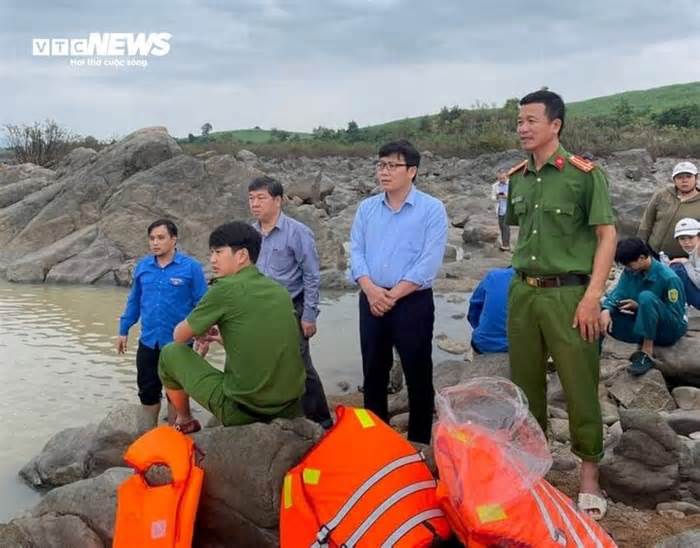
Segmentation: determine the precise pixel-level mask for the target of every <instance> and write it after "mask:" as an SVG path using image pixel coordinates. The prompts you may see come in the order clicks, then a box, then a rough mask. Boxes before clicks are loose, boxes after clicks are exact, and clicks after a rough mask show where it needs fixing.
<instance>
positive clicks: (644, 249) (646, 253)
mask: <svg viewBox="0 0 700 548" xmlns="http://www.w3.org/2000/svg"><path fill="white" fill-rule="evenodd" d="M653 256H654V255H653V253H652V251H651V249H649V246H648V245H647V243H646V242H645V241H644V240H642V239H640V238H627V239H625V240H620V241H619V242H617V249H616V250H615V262H616V263H620V264H621V265H624V266H627V265H628V264H630V263H631V262H634V261H636V260H637V259H639V257H653Z"/></svg>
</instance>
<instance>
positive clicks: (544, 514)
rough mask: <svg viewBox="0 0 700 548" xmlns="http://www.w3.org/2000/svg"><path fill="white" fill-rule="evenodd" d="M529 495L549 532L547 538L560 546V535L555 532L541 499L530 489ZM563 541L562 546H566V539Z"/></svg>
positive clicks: (550, 517)
mask: <svg viewBox="0 0 700 548" xmlns="http://www.w3.org/2000/svg"><path fill="white" fill-rule="evenodd" d="M530 494H532V498H533V499H535V502H536V503H537V508H539V510H540V514H541V515H542V519H543V520H544V524H545V526H546V527H547V531H549V536H550V537H551V538H552V540H553V541H554V542H556V543H557V544H561V540H562V539H561V537H562V533H561V532H560V531H559V530H557V528H556V527H554V522H553V521H552V516H550V515H549V511H548V510H547V507H546V506H545V505H544V502H542V499H541V498H540V496H539V495H538V494H537V492H536V491H535V490H534V489H530ZM563 540H564V545H566V539H563Z"/></svg>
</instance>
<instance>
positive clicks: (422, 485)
mask: <svg viewBox="0 0 700 548" xmlns="http://www.w3.org/2000/svg"><path fill="white" fill-rule="evenodd" d="M436 485H437V483H436V482H435V480H427V481H419V482H417V483H413V484H411V485H407V486H406V487H404V488H403V489H399V490H398V491H396V493H394V494H393V495H391V496H390V497H389V498H388V499H386V500H385V501H384V502H382V503H381V504H380V505H379V506H377V508H375V509H374V511H373V512H372V513H371V514H370V515H369V516H367V519H365V521H363V522H362V524H361V525H360V526H359V527H358V528H357V530H356V531H355V532H354V533H353V534H352V536H351V537H350V538H349V539H348V540H347V542H345V543H344V544H342V545H341V546H342V548H354V547H355V545H356V544H357V543H358V541H359V540H360V539H361V538H362V535H364V534H365V533H366V532H367V531H368V530H369V528H370V527H372V525H374V524H375V523H376V521H377V520H378V519H379V518H380V517H382V514H384V512H386V511H387V510H388V509H389V508H391V507H392V506H393V505H394V504H396V503H397V502H399V501H400V500H401V499H403V498H405V497H407V496H408V495H411V494H413V493H416V492H418V491H423V490H424V489H434V488H435V486H436Z"/></svg>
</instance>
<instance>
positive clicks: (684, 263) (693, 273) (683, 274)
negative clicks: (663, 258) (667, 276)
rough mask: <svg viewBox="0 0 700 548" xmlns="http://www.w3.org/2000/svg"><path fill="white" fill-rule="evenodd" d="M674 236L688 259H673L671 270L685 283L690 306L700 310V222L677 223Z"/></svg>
mask: <svg viewBox="0 0 700 548" xmlns="http://www.w3.org/2000/svg"><path fill="white" fill-rule="evenodd" d="M673 236H674V237H675V238H676V240H678V244H679V245H680V246H681V247H682V248H683V251H685V252H686V253H687V254H688V257H687V258H685V257H681V258H678V259H673V260H672V261H671V268H672V269H673V271H674V272H675V273H676V275H677V276H678V277H679V278H680V279H681V281H682V282H683V285H684V287H685V296H686V300H687V301H688V304H689V305H691V306H694V307H695V308H698V309H700V257H699V256H698V255H700V222H698V221H697V220H696V219H690V218H686V219H681V220H680V221H678V223H676V229H675V230H674V233H673Z"/></svg>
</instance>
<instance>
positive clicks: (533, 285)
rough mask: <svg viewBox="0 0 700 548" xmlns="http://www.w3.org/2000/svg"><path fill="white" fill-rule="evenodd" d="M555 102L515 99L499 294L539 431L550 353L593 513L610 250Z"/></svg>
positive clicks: (596, 511)
mask: <svg viewBox="0 0 700 548" xmlns="http://www.w3.org/2000/svg"><path fill="white" fill-rule="evenodd" d="M564 110H565V109H564V102H563V101H562V99H561V97H559V96H558V95H557V94H556V93H552V92H551V91H545V90H542V91H536V92H534V93H530V94H529V95H526V96H525V97H523V98H522V99H521V100H520V111H519V114H518V136H519V138H520V141H521V145H522V147H523V149H524V150H525V151H527V152H528V153H529V157H528V159H527V160H525V161H523V162H522V163H521V164H519V165H517V166H515V167H514V168H513V169H511V170H510V173H509V176H510V192H509V194H508V209H507V216H508V222H509V224H512V225H518V226H519V227H520V233H519V236H518V244H517V247H516V249H515V251H514V253H513V266H514V267H515V269H516V275H515V276H514V278H513V282H512V284H511V287H510V294H509V302H508V306H509V314H508V339H509V354H510V367H511V375H512V378H513V381H514V382H515V383H516V384H517V385H518V386H520V387H521V388H522V389H523V391H524V392H525V394H526V396H527V398H528V401H529V403H530V410H531V411H532V413H533V415H534V416H535V417H536V418H537V420H538V422H539V423H540V425H541V426H542V428H543V429H544V430H545V431H546V428H547V382H546V379H547V377H546V372H547V359H548V358H549V357H550V356H551V357H552V358H553V359H554V363H555V365H556V368H557V373H558V374H559V378H560V379H561V383H562V386H563V388H564V392H565V394H566V398H567V405H568V413H569V429H570V432H571V439H572V451H573V452H574V453H575V454H576V455H578V456H579V457H581V459H582V460H583V462H582V465H581V485H580V493H579V498H578V504H579V508H581V509H582V510H583V511H586V512H588V513H589V515H590V516H591V517H593V518H595V519H599V518H601V517H602V516H603V515H604V514H605V512H606V509H607V505H606V501H605V499H604V498H603V496H602V493H601V491H600V487H599V483H598V461H599V460H600V459H601V458H602V456H603V427H602V420H601V412H600V404H599V402H598V378H599V369H600V361H599V353H598V338H599V336H600V327H599V322H598V320H599V316H600V299H601V297H602V295H603V291H604V288H605V281H606V279H607V277H608V273H609V272H610V267H611V266H612V262H613V257H614V255H615V241H616V234H615V226H614V222H615V220H614V215H613V211H612V207H611V205H610V197H609V194H608V184H607V180H606V178H605V175H604V174H603V172H602V171H601V170H600V169H599V168H597V167H595V166H594V165H593V164H592V163H590V162H588V161H586V160H584V159H582V158H580V157H577V156H573V155H571V154H570V153H569V152H567V151H566V150H564V149H563V148H562V146H561V145H560V144H559V135H560V133H561V131H562V129H563V127H564Z"/></svg>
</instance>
